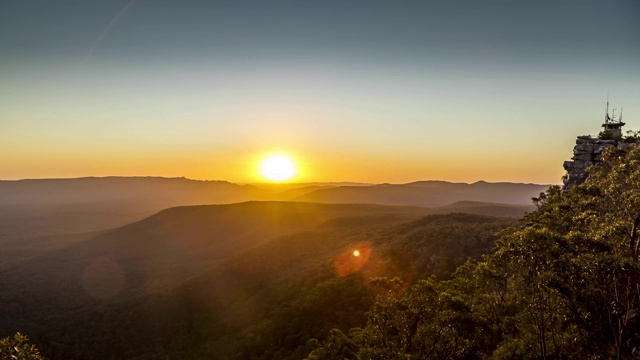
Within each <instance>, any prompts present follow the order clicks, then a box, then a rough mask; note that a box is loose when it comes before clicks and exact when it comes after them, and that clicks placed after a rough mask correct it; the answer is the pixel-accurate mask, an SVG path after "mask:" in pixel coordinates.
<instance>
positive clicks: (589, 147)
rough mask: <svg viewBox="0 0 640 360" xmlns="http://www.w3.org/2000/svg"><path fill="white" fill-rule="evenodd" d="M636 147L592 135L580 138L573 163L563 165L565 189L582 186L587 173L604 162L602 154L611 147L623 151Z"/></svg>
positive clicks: (631, 144)
mask: <svg viewBox="0 0 640 360" xmlns="http://www.w3.org/2000/svg"><path fill="white" fill-rule="evenodd" d="M634 146H636V144H635V143H628V142H625V141H623V140H604V139H598V138H592V137H591V136H590V135H584V136H578V139H577V140H576V146H575V147H574V148H573V157H572V158H571V161H565V162H564V164H563V167H564V169H565V170H566V171H567V175H566V176H565V178H564V179H563V182H564V188H565V189H567V188H569V186H573V185H578V184H582V183H583V182H585V180H587V176H588V175H587V172H586V171H585V170H586V169H587V168H588V167H590V166H597V165H598V164H599V163H600V161H602V153H603V152H604V150H605V149H607V148H609V147H616V148H618V149H621V150H629V149H631V148H632V147H634Z"/></svg>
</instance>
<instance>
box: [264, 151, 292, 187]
mask: <svg viewBox="0 0 640 360" xmlns="http://www.w3.org/2000/svg"><path fill="white" fill-rule="evenodd" d="M260 175H262V177H264V178H265V179H267V180H271V181H276V182H279V181H286V180H289V179H291V178H293V177H294V176H295V175H296V165H295V163H294V162H293V160H292V159H291V158H290V157H288V156H286V155H280V154H278V155H270V156H268V157H266V158H265V159H264V160H262V162H261V163H260Z"/></svg>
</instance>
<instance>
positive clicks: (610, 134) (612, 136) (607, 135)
mask: <svg viewBox="0 0 640 360" xmlns="http://www.w3.org/2000/svg"><path fill="white" fill-rule="evenodd" d="M598 139H600V140H616V141H618V140H622V134H621V133H618V132H614V131H611V130H603V131H600V132H599V133H598Z"/></svg>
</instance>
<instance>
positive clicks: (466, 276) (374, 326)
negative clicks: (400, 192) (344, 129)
mask: <svg viewBox="0 0 640 360" xmlns="http://www.w3.org/2000/svg"><path fill="white" fill-rule="evenodd" d="M533 202H534V204H535V206H536V207H537V209H536V210H535V211H533V212H531V213H529V214H527V215H526V216H525V217H524V218H522V219H520V220H516V219H513V218H499V217H492V216H484V215H472V214H463V213H453V214H431V215H426V216H422V217H420V216H416V214H415V213H413V212H412V213H410V214H406V215H402V214H387V215H385V214H378V213H376V214H365V215H362V216H351V215H350V216H347V217H340V218H334V219H330V220H328V221H326V222H323V223H321V224H318V225H314V226H313V227H311V228H308V229H305V230H303V231H298V232H294V233H291V234H285V235H282V236H279V237H276V238H274V239H272V240H270V241H267V242H264V243H261V244H258V245H257V246H254V247H251V248H250V249H248V250H245V251H243V252H241V253H239V254H237V255H234V256H232V257H230V258H228V259H225V260H224V261H219V262H217V263H216V264H215V266H213V267H211V268H210V270H208V271H207V272H206V273H204V274H200V275H196V276H193V277H191V278H190V279H189V280H188V281H186V282H184V283H183V284H182V285H180V286H178V287H175V288H171V289H166V291H163V292H156V293H139V294H133V295H131V294H130V295H129V296H122V297H118V298H117V299H116V300H113V301H109V302H95V303H94V304H92V305H91V306H86V307H83V308H82V309H80V310H77V311H71V312H67V313H64V314H58V317H53V318H49V319H47V326H46V329H43V328H42V326H36V325H34V324H35V323H38V319H37V316H35V317H34V318H31V319H30V320H28V321H27V322H26V323H25V326H24V329H21V330H20V331H22V332H23V333H26V334H27V335H28V336H29V342H27V341H26V338H24V337H23V336H22V335H16V336H20V338H14V337H9V338H5V339H3V342H1V343H0V344H2V346H3V347H2V349H0V355H2V358H5V357H6V356H5V354H7V352H8V351H12V350H11V349H12V347H11V346H9V345H6V344H12V343H15V342H16V341H18V342H19V344H21V346H23V347H24V349H26V350H29V351H34V354H35V355H34V356H40V355H38V354H39V353H38V352H37V351H38V349H39V351H40V352H41V354H42V356H44V357H45V358H51V359H63V358H66V359H71V358H76V359H83V358H95V359H122V358H127V359H160V358H171V359H205V358H207V359H304V358H306V359H309V360H311V359H634V358H637V357H638V354H639V352H640V324H639V322H638V318H637V312H638V307H639V305H640V265H639V264H638V257H639V252H640V238H639V234H638V226H640V150H638V149H636V150H632V151H629V152H624V151H618V150H615V149H614V150H609V151H607V152H606V153H605V155H604V160H603V162H602V163H601V165H600V166H598V167H593V168H591V169H590V170H589V179H588V181H587V182H585V183H584V184H582V185H578V186H575V187H572V188H570V189H569V190H563V189H562V188H560V187H557V186H554V187H551V188H550V189H549V190H548V191H547V192H545V193H542V194H540V195H539V197H536V198H534V199H533ZM69 296H73V294H71V295H69ZM48 311H50V309H48ZM36 315H37V314H36ZM30 330H33V332H32V331H30ZM30 344H35V346H36V347H37V349H36V348H35V347H33V346H32V345H30ZM26 350H25V351H26ZM34 358H38V357H34Z"/></svg>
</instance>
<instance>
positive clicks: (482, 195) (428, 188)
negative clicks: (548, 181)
mask: <svg viewBox="0 0 640 360" xmlns="http://www.w3.org/2000/svg"><path fill="white" fill-rule="evenodd" d="M548 187H549V186H548V185H536V184H515V183H488V182H484V181H479V182H476V183H473V184H466V183H450V182H445V181H420V182H413V183H408V184H399V185H395V184H381V185H372V186H340V187H335V188H329V189H319V190H316V191H313V192H310V193H308V194H304V195H301V196H299V197H296V198H295V199H294V200H296V201H309V202H320V203H365V204H386V205H405V206H423V207H440V206H446V205H449V204H452V203H455V202H459V201H480V202H492V203H503V204H511V205H528V204H531V198H532V197H535V196H538V195H539V194H540V193H541V192H544V191H545V190H546V189H547V188H548Z"/></svg>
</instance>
